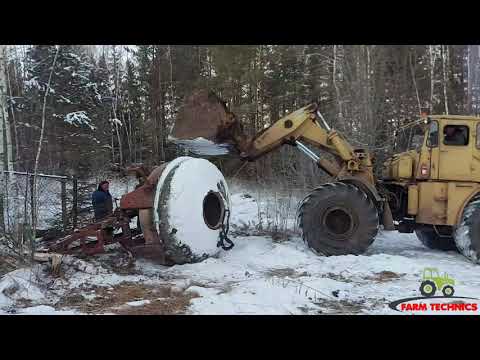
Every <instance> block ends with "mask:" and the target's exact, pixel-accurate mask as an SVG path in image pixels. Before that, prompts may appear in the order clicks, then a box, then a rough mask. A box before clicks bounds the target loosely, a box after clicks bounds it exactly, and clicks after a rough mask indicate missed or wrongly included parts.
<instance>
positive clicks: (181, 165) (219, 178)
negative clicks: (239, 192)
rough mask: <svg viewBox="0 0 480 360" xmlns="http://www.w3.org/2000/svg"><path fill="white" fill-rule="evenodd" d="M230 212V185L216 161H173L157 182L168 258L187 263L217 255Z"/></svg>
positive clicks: (156, 215) (157, 223)
mask: <svg viewBox="0 0 480 360" xmlns="http://www.w3.org/2000/svg"><path fill="white" fill-rule="evenodd" d="M229 211H230V194H229V191H228V186H227V183H226V181H225V178H224V177H223V175H222V173H221V172H220V171H219V170H218V168H217V167H216V166H215V165H214V164H212V163H211V162H209V161H207V160H204V159H197V158H192V157H179V158H177V159H175V160H173V161H171V162H169V163H168V164H167V165H166V166H165V168H164V169H163V171H162V173H161V175H160V178H159V180H158V182H157V185H156V191H155V199H154V207H153V211H152V217H153V219H152V222H153V228H154V229H156V231H157V232H158V234H159V237H160V239H162V241H163V242H164V244H165V247H166V257H167V259H168V260H169V261H171V262H172V263H174V264H184V263H191V262H198V261H202V260H204V259H206V258H207V257H209V256H213V255H216V254H217V253H218V252H219V251H221V247H219V246H218V245H217V244H218V241H219V237H220V232H221V231H222V227H223V226H225V225H227V222H228V213H229Z"/></svg>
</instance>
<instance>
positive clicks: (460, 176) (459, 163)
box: [438, 120, 475, 181]
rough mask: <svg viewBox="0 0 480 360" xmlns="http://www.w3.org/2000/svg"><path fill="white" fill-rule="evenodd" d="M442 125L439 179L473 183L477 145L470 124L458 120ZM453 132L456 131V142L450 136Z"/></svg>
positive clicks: (448, 121) (447, 121) (444, 122)
mask: <svg viewBox="0 0 480 360" xmlns="http://www.w3.org/2000/svg"><path fill="white" fill-rule="evenodd" d="M441 125H442V126H441V129H440V139H439V140H440V141H439V143H440V146H439V149H440V153H439V172H438V175H439V179H440V180H458V181H471V180H472V149H473V147H474V146H475V144H474V137H473V134H472V129H470V126H469V123H468V122H461V121H458V120H446V121H443V122H442V124H441ZM452 130H455V131H454V132H453V133H454V134H455V136H456V138H455V140H454V141H452V140H451V137H450V136H449V134H450V132H451V131H452ZM458 139H461V140H458Z"/></svg>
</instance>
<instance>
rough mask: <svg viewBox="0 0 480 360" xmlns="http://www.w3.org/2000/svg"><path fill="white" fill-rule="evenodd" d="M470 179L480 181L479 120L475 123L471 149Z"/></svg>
mask: <svg viewBox="0 0 480 360" xmlns="http://www.w3.org/2000/svg"><path fill="white" fill-rule="evenodd" d="M472 181H480V122H478V123H476V125H475V146H474V147H473V151H472Z"/></svg>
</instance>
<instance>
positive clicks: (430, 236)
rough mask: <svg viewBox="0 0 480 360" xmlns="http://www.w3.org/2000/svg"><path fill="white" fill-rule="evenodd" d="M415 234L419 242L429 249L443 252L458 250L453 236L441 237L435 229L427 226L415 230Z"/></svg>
mask: <svg viewBox="0 0 480 360" xmlns="http://www.w3.org/2000/svg"><path fill="white" fill-rule="evenodd" d="M415 234H416V235H417V238H418V240H420V242H421V243H422V244H423V245H425V246H426V247H428V248H429V249H433V250H443V251H450V250H456V249H457V247H456V246H455V240H454V239H453V236H440V235H438V234H437V232H436V231H435V229H433V227H430V226H428V227H427V226H425V227H422V228H419V229H415Z"/></svg>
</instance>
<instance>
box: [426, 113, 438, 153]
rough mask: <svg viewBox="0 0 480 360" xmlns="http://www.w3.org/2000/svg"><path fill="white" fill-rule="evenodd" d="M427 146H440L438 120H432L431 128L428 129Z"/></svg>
mask: <svg viewBox="0 0 480 360" xmlns="http://www.w3.org/2000/svg"><path fill="white" fill-rule="evenodd" d="M427 146H428V147H431V148H432V147H437V146H438V121H436V120H433V121H432V122H430V128H429V129H428V137H427Z"/></svg>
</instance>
